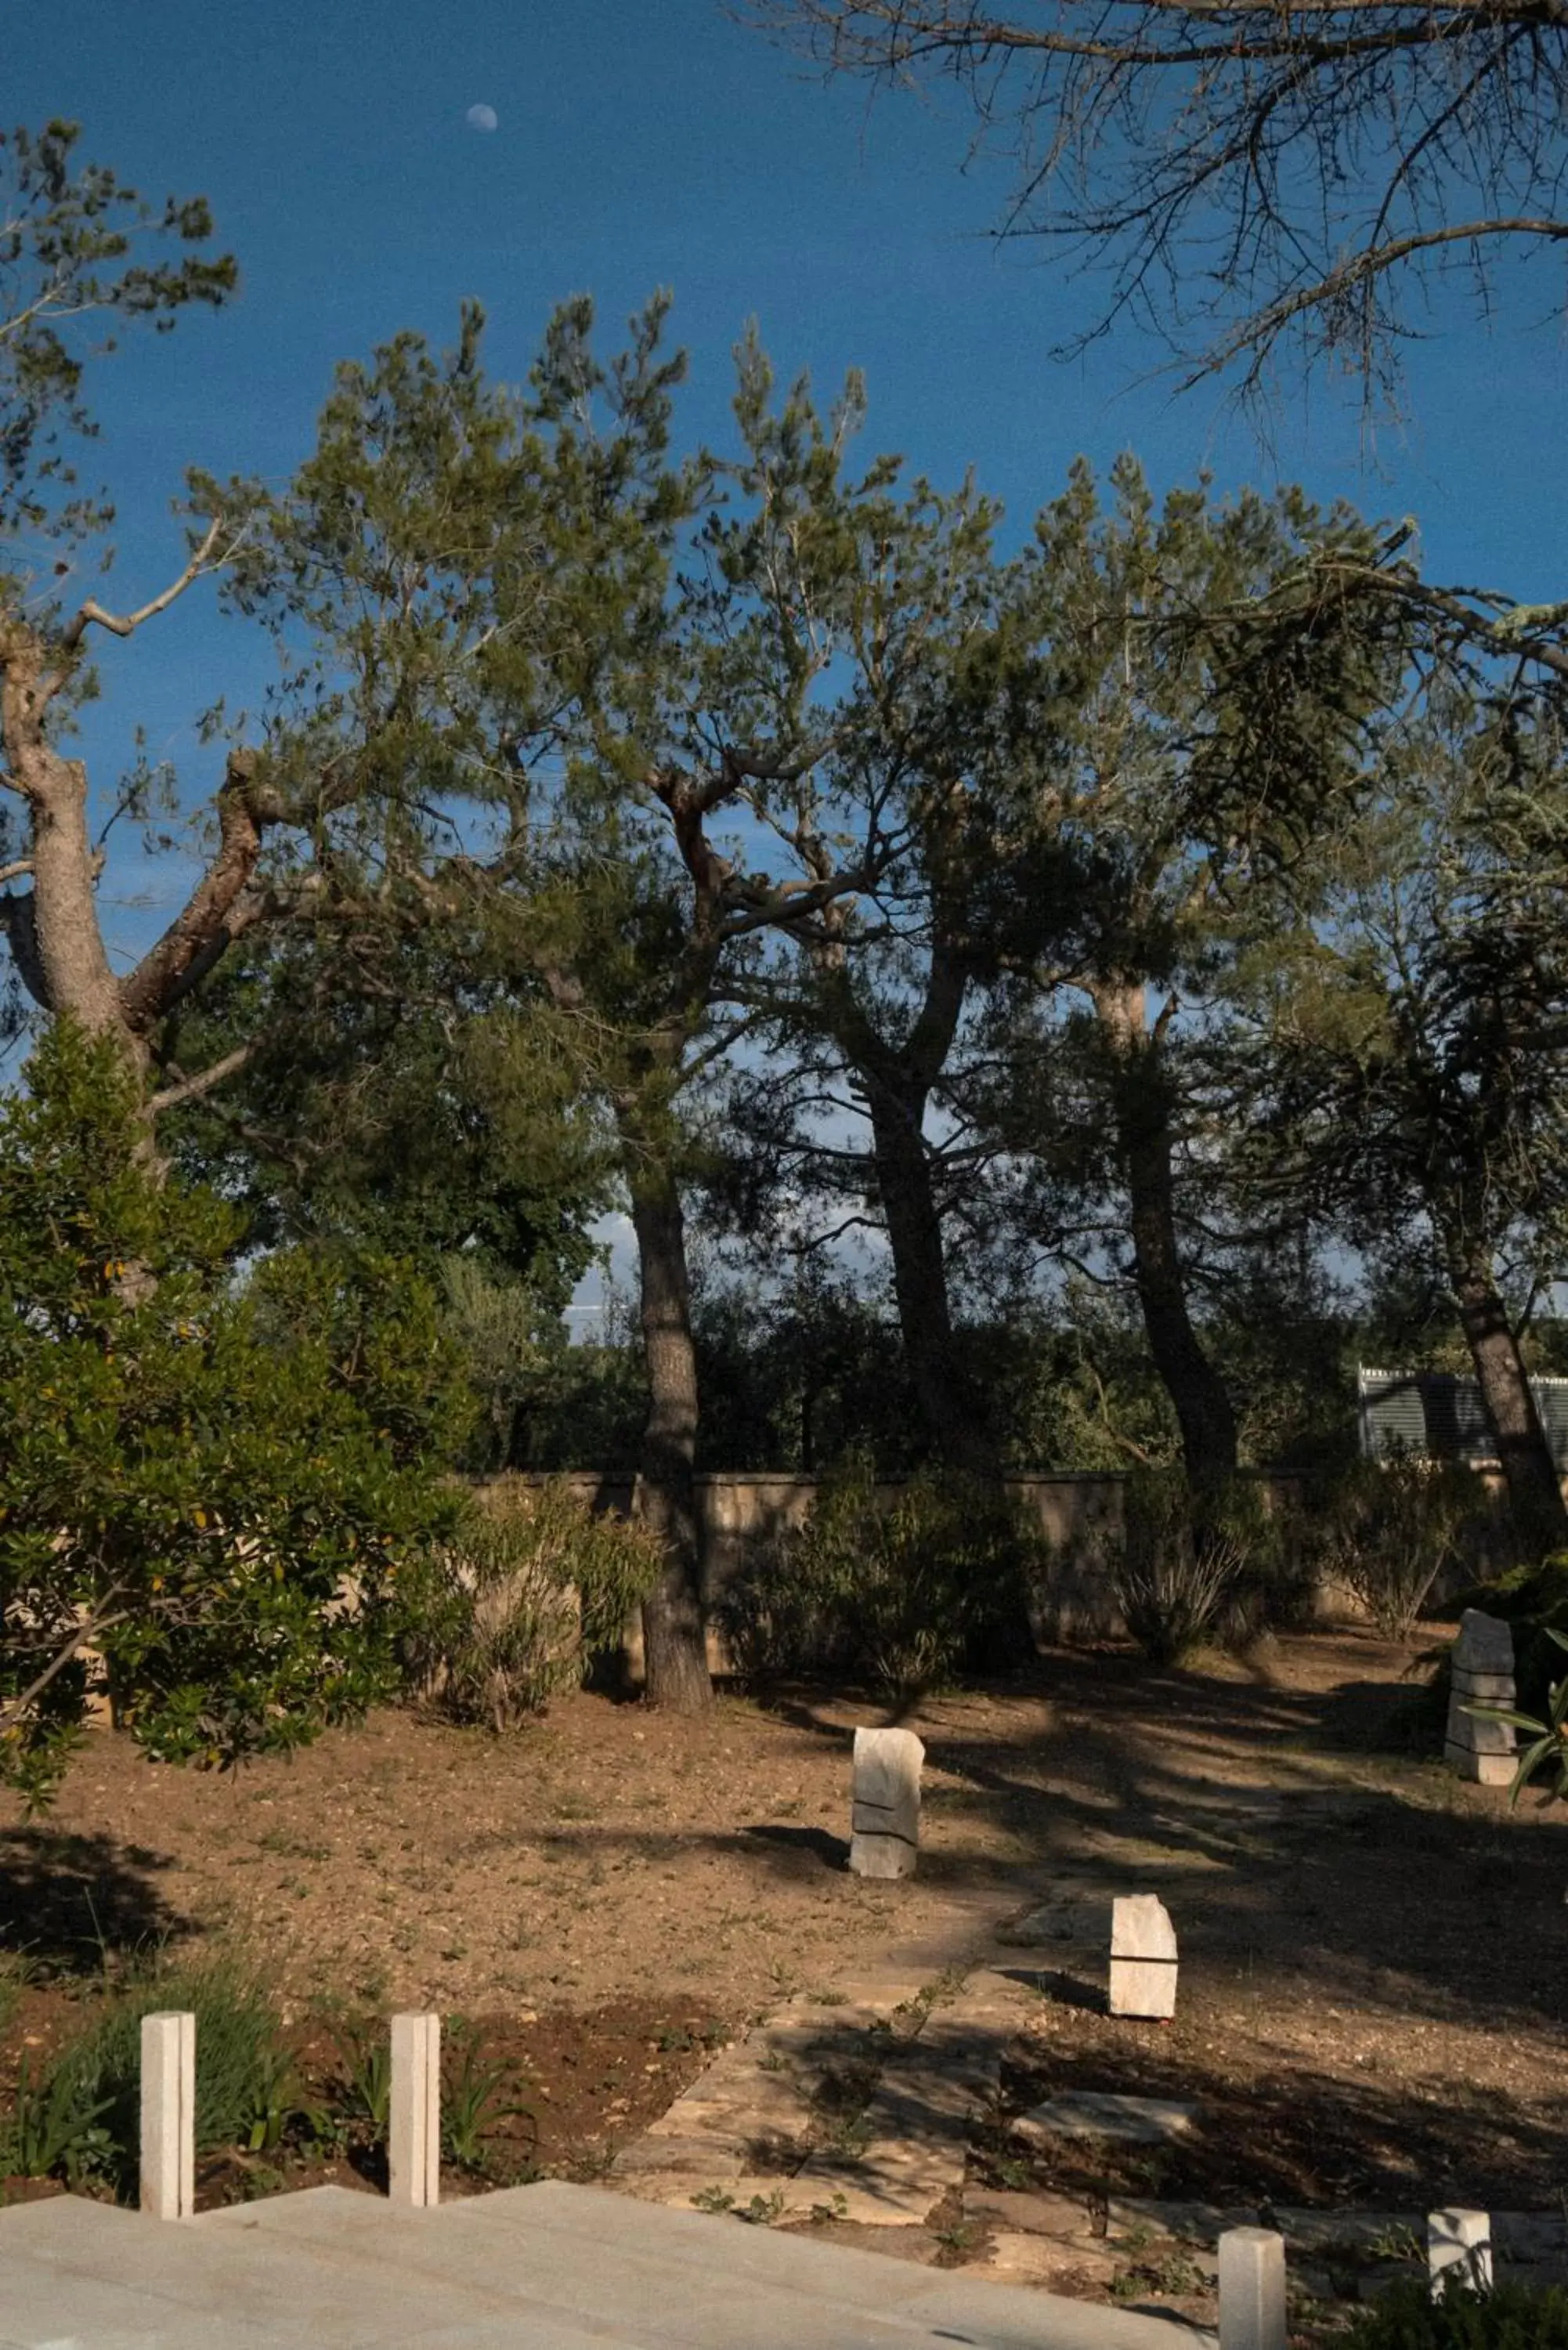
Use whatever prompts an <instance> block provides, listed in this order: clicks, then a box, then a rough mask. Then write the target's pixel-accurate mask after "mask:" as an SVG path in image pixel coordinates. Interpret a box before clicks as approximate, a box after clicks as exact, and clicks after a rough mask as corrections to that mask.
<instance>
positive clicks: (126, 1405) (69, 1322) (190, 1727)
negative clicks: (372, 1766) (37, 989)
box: [0, 1022, 462, 1803]
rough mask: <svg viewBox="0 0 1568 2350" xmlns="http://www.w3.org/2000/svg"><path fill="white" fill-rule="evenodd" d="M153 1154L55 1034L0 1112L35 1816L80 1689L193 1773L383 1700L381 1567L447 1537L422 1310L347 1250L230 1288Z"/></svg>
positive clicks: (8, 1610)
mask: <svg viewBox="0 0 1568 2350" xmlns="http://www.w3.org/2000/svg"><path fill="white" fill-rule="evenodd" d="M145 1144H146V1136H145V1131H144V1128H143V1127H142V1124H141V1119H140V1107H139V1104H138V1100H137V1096H136V1088H135V1086H134V1083H133V1081H132V1079H131V1077H130V1075H129V1073H128V1072H127V1071H126V1069H125V1068H124V1066H122V1064H121V1062H120V1060H119V1056H118V1055H117V1054H116V1053H115V1052H114V1050H113V1049H112V1047H110V1046H109V1045H107V1044H105V1043H103V1042H101V1041H99V1040H94V1039H91V1038H88V1037H87V1036H84V1035H82V1034H81V1033H80V1032H79V1031H78V1030H75V1029H73V1028H72V1027H71V1026H70V1025H69V1024H67V1023H64V1022H57V1023H55V1024H54V1025H53V1027H52V1028H51V1030H50V1031H49V1033H48V1035H47V1036H46V1037H45V1039H44V1041H43V1042H42V1043H41V1044H40V1045H39V1047H38V1049H37V1051H36V1053H35V1055H34V1056H33V1059H32V1061H31V1062H30V1063H29V1065H28V1069H27V1089H26V1092H25V1093H18V1094H13V1095H11V1096H9V1097H6V1098H5V1101H4V1103H3V1104H0V1421H3V1423H4V1425H5V1431H6V1441H5V1455H4V1459H3V1460H0V1781H9V1782H10V1783H12V1784H14V1785H16V1786H18V1787H19V1788H20V1789H21V1790H22V1792H23V1793H24V1794H25V1795H26V1797H27V1798H28V1799H29V1800H30V1801H32V1802H34V1803H38V1802H42V1801H44V1800H46V1799H47V1795H48V1794H49V1793H50V1791H51V1788H52V1786H53V1785H54V1783H55V1782H56V1781H57V1777H58V1774H59V1773H60V1771H61V1770H62V1769H63V1767H64V1764H65V1762H66V1759H67V1754H68V1752H69V1749H70V1746H71V1743H72V1742H73V1740H74V1739H75V1737H76V1736H77V1735H78V1731H79V1729H80V1725H81V1722H82V1720H83V1717H84V1715H85V1712H86V1709H87V1706H88V1701H89V1699H90V1697H91V1696H92V1694H93V1693H94V1692H95V1691H97V1692H99V1693H107V1695H108V1696H109V1699H110V1700H111V1702H112V1704H113V1707H114V1710H115V1714H116V1718H117V1719H118V1720H119V1721H120V1722H121V1723H122V1724H124V1725H126V1726H128V1727H129V1728H130V1730H131V1731H132V1732H133V1734H134V1735H135V1736H136V1737H137V1738H138V1739H139V1740H140V1742H141V1743H142V1744H143V1745H144V1746H145V1747H147V1748H148V1749H149V1751H150V1752H153V1753H155V1754H158V1755H159V1756H161V1757H162V1758H164V1759H168V1760H178V1761H196V1762H200V1763H231V1762H234V1761H235V1760H237V1759H238V1758H239V1757H241V1756H243V1755H244V1754H246V1753H249V1752H255V1751H258V1750H261V1749H277V1748H285V1747H288V1746H291V1745H294V1744H296V1743H298V1742H300V1741H301V1740H302V1739H305V1738H307V1737H309V1736H311V1735H312V1734H313V1733H314V1731H316V1730H317V1729H318V1728H319V1727H320V1726H321V1725H322V1724H323V1723H324V1722H327V1721H337V1720H341V1719H343V1718H345V1717H346V1716H348V1715H351V1714H353V1713H354V1712H355V1711H358V1710H359V1709H361V1708H362V1707H363V1706H364V1705H366V1704H367V1703H369V1701H370V1700H373V1699H375V1698H378V1697H379V1696H381V1695H382V1694H384V1693H387V1692H388V1691H389V1690H390V1689H391V1688H392V1687H393V1686H395V1679H396V1675H395V1658H394V1653H393V1648H392V1630H393V1612H392V1609H393V1602H394V1600H395V1596H396V1591H397V1585H398V1578H399V1575H400V1572H401V1571H402V1570H403V1569H404V1568H405V1566H406V1565H408V1564H409V1563H410V1562H411V1561H412V1560H414V1559H416V1558H417V1557H418V1556H419V1555H421V1552H422V1551H423V1550H425V1549H426V1548H428V1547H429V1546H430V1544H431V1543H433V1542H435V1541H438V1540H439V1539H440V1538H441V1535H442V1534H443V1533H444V1532H445V1531H446V1530H447V1529H448V1528H450V1526H451V1524H452V1522H453V1520H454V1518H455V1516H456V1514H457V1504H456V1502H455V1499H454V1498H453V1497H452V1495H451V1494H450V1492H448V1491H447V1490H446V1488H445V1487H444V1485H443V1483H442V1482H441V1479H440V1478H438V1477H436V1476H434V1475H432V1474H431V1471H430V1470H429V1469H428V1468H427V1466H426V1463H427V1461H431V1460H432V1459H440V1458H441V1457H442V1455H443V1452H444V1450H445V1447H446V1446H447V1444H448V1442H449V1441H450V1438H451V1432H452V1420H453V1416H454V1414H456V1413H458V1412H460V1411H461V1409H462V1394H461V1388H462V1380H461V1376H460V1375H458V1374H457V1373H455V1372H454V1368H453V1362H452V1357H451V1354H450V1350H449V1349H447V1348H446V1347H445V1344H444V1341H443V1339H442V1336H441V1317H440V1312H439V1307H438V1304H437V1301H436V1299H435V1297H434V1295H433V1293H431V1291H430V1290H429V1288H428V1286H426V1285H425V1284H422V1283H421V1282H420V1281H419V1279H418V1278H417V1277H416V1276H415V1275H414V1274H412V1272H411V1271H410V1269H409V1268H407V1267H406V1266H403V1265H400V1264H399V1263H396V1262H394V1261H392V1260H389V1259H377V1258H367V1257H365V1256H362V1255H361V1256H355V1255H352V1254H350V1253H346V1252H307V1251H304V1250H299V1251H290V1252H285V1253H282V1254H281V1255H280V1256H279V1257H277V1258H275V1259H273V1260H271V1261H269V1262H268V1263H266V1264H265V1266H263V1267H262V1268H261V1269H260V1270H259V1271H258V1272H257V1273H256V1274H255V1275H254V1278H253V1279H252V1280H251V1281H250V1282H249V1284H244V1285H242V1284H238V1283H237V1282H236V1280H235V1277H234V1273H233V1269H232V1268H233V1263H234V1259H235V1256H236V1254H237V1253H238V1252H239V1250H240V1249H241V1247H242V1245H243V1234H242V1232H241V1229H240V1227H239V1225H238V1223H237V1222H236V1220H235V1218H234V1215H233V1213H232V1212H231V1211H230V1210H229V1208H228V1207H227V1206H226V1205H225V1204H224V1203H223V1201H220V1200H219V1199H218V1198H217V1197H216V1196H215V1195H214V1194H213V1193H212V1192H210V1191H202V1190H201V1189H199V1188H195V1187H188V1186H185V1185H182V1184H181V1183H180V1182H179V1181H178V1180H175V1179H174V1178H173V1177H170V1178H169V1179H168V1180H165V1181H160V1180H158V1178H157V1174H156V1171H155V1170H153V1169H152V1168H151V1166H150V1165H149V1163H148V1159H147V1156H146V1150H145Z"/></svg>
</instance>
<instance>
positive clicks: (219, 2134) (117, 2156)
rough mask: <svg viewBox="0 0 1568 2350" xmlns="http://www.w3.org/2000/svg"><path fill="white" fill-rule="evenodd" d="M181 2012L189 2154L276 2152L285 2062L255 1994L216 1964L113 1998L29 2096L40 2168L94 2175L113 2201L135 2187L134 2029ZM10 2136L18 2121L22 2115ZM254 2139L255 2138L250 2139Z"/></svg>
mask: <svg viewBox="0 0 1568 2350" xmlns="http://www.w3.org/2000/svg"><path fill="white" fill-rule="evenodd" d="M163 2009H188V2010H189V2011H190V2012H192V2014H193V2015H194V2016H195V2019H196V2147H197V2150H198V2152H201V2153H204V2152H208V2151H210V2150H211V2149H213V2147H248V2146H250V2145H251V2144H252V2143H253V2141H254V2142H255V2143H257V2144H275V2142H276V2137H277V2136H278V2135H279V2134H280V2133H279V2131H278V2130H277V2128H276V2127H275V2126H273V2124H272V2121H271V2118H270V2117H271V2116H275V2115H276V2114H277V2112H278V2110H279V2105H280V2088H281V2085H282V2084H283V2081H284V2079H285V2076H286V2052H285V2051H284V2050H283V2049H282V2047H281V2044H280V2041H279V2035H278V2019H277V2015H276V2013H275V2010H274V2008H273V2005H272V2002H271V2001H270V1999H269V1998H268V1996H267V1994H266V1992H265V1991H264V1990H263V1988H262V1986H261V1984H260V1983H259V1982H258V1981H256V1980H255V1979H254V1977H253V1976H250V1975H247V1974H245V1973H244V1972H243V1971H240V1970H236V1969H234V1967H232V1966H228V1965H225V1964H223V1962H222V1961H221V1960H210V1961H208V1962H207V1963H205V1964H203V1965H201V1966H194V1967H183V1968H178V1969H174V1970H170V1971H167V1972H162V1971H159V1972H151V1971H149V1972H148V1973H147V1974H146V1975H145V1976H143V1977H142V1979H141V1980H140V1981H137V1982H135V1983H133V1984H132V1985H131V1986H130V1988H129V1989H127V1990H126V1991H121V1992H119V1993H118V1994H116V1995H115V1996H114V1997H113V1998H111V1999H110V2001H109V2002H108V2004H107V2005H106V2006H105V2008H104V2009H103V2012H101V2013H100V2014H99V2016H98V2017H97V2018H96V2019H95V2020H94V2022H92V2023H90V2024H89V2025H88V2028H87V2030H86V2031H85V2032H84V2033H82V2034H81V2035H80V2037H79V2038H78V2039H76V2040H73V2041H71V2042H70V2043H68V2044H67V2046H66V2047H65V2048H64V2049H63V2050H62V2051H61V2053H60V2054H59V2055H58V2056H57V2059H56V2060H55V2063H54V2065H53V2066H52V2068H51V2070H50V2072H49V2074H48V2075H47V2079H46V2080H45V2081H44V2082H43V2083H42V2084H41V2085H40V2087H39V2088H38V2090H37V2091H36V2092H35V2093H33V2096H34V2100H35V2107H36V2109H41V2110H42V2111H43V2112H45V2113H47V2116H48V2117H49V2127H50V2129H51V2130H52V2133H53V2137H54V2139H55V2141H56V2143H55V2146H54V2147H53V2149H52V2151H50V2152H49V2153H48V2154H47V2157H46V2156H44V2155H42V2154H40V2155H39V2156H38V2160H39V2162H40V2163H41V2168H42V2169H43V2170H45V2171H50V2172H52V2171H56V2170H63V2171H64V2173H65V2174H66V2175H67V2177H75V2176H80V2175H81V2174H82V2173H83V2172H97V2173H99V2174H100V2175H102V2176H104V2177H106V2178H110V2179H112V2180H113V2182H114V2184H115V2186H116V2188H117V2189H119V2191H120V2192H121V2193H129V2192H130V2191H131V2190H132V2189H133V2188H134V2186H135V2180H136V2166H137V2162H138V2159H139V2152H140V2110H141V2108H140V2083H141V2019H142V2017H143V2016H144V2015H151V2014H153V2013H155V2012H158V2011H160V2010H163ZM18 2108H19V2110H18V2115H17V2116H16V2118H15V2119H14V2121H13V2124H12V2127H13V2129H14V2130H15V2129H16V2128H17V2126H19V2124H20V2123H21V2121H22V2120H24V2119H25V2118H26V2116H24V2115H23V2113H22V2112H21V2101H20V2100H18ZM258 2132H259V2136H258Z"/></svg>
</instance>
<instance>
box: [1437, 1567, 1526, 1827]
mask: <svg viewBox="0 0 1568 2350" xmlns="http://www.w3.org/2000/svg"><path fill="white" fill-rule="evenodd" d="M1449 1672H1450V1680H1449V1726H1448V1733H1447V1736H1446V1737H1445V1739H1444V1742H1443V1754H1444V1757H1445V1759H1446V1760H1447V1761H1448V1762H1449V1763H1451V1764H1452V1765H1453V1767H1454V1769H1455V1770H1456V1771H1458V1772H1459V1775H1460V1777H1461V1778H1464V1779H1474V1780H1477V1781H1479V1783H1480V1785H1481V1786H1483V1787H1506V1786H1508V1785H1509V1784H1510V1783H1511V1781H1512V1778H1513V1774H1514V1771H1515V1768H1516V1767H1517V1763H1518V1757H1517V1754H1516V1752H1515V1751H1514V1750H1515V1746H1516V1744H1517V1741H1516V1739H1515V1735H1514V1729H1513V1724H1512V1723H1511V1721H1477V1720H1476V1718H1475V1716H1474V1714H1472V1713H1467V1712H1466V1711H1465V1708H1466V1707H1467V1706H1470V1705H1504V1706H1511V1705H1514V1704H1516V1703H1517V1701H1518V1700H1517V1699H1516V1697H1515V1695H1514V1680H1513V1627H1512V1626H1511V1625H1510V1624H1505V1623H1504V1622H1503V1620H1502V1618H1501V1617H1500V1616H1483V1615H1482V1613H1481V1611H1480V1608H1479V1607H1467V1608H1466V1609H1465V1612H1464V1614H1463V1615H1462V1616H1461V1617H1460V1618H1459V1637H1458V1638H1457V1639H1456V1640H1455V1642H1454V1646H1453V1653H1452V1655H1451V1657H1450V1659H1449Z"/></svg>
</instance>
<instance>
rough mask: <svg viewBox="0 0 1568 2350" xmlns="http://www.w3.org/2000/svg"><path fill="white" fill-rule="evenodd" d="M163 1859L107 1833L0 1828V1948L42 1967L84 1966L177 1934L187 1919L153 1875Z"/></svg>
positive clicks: (80, 1969) (165, 1863)
mask: <svg viewBox="0 0 1568 2350" xmlns="http://www.w3.org/2000/svg"><path fill="white" fill-rule="evenodd" d="M171 1865H172V1864H171V1861H170V1860H169V1858H168V1857H167V1856H166V1855H164V1854H162V1853H156V1852H149V1851H148V1850H147V1849H146V1848H145V1846H140V1845H121V1844H119V1843H117V1842H116V1841H115V1840H114V1839H113V1838H112V1837H110V1836H104V1835H62V1834H60V1833H57V1831H55V1830H52V1829H49V1828H47V1827H17V1828H6V1829H0V1950H5V1951H11V1952H15V1953H17V1954H19V1955H21V1956H23V1957H25V1958H26V1960H28V1962H29V1964H30V1965H32V1966H33V1967H36V1968H37V1969H39V1970H41V1971H42V1972H44V1973H46V1974H91V1973H95V1972H97V1971H98V1970H99V1969H100V1968H101V1967H102V1966H103V1964H104V1963H105V1961H106V1960H113V1959H122V1958H127V1957H130V1956H132V1955H133V1954H135V1953H138V1952H140V1951H144V1950H150V1949H152V1948H155V1947H157V1946H159V1945H161V1944H163V1943H167V1942H171V1941H177V1940H180V1939H183V1938H184V1937H185V1936H186V1935H188V1934H189V1933H190V1932H191V1931H192V1926H191V1923H190V1921H189V1919H187V1918H183V1917H182V1916H181V1915H180V1913H179V1912H178V1911H177V1910H176V1909H175V1908H172V1906H171V1904H170V1902H169V1901H168V1900H167V1899H166V1898H165V1897H164V1894H163V1893H162V1891H161V1888H160V1887H159V1884H158V1881H157V1880H158V1876H159V1873H160V1872H161V1871H162V1870H164V1869H167V1868H169V1867H170V1866H171Z"/></svg>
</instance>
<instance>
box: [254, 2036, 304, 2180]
mask: <svg viewBox="0 0 1568 2350" xmlns="http://www.w3.org/2000/svg"><path fill="white" fill-rule="evenodd" d="M296 2121H303V2122H304V2123H305V2124H306V2126H307V2127H308V2128H309V2132H310V2135H311V2136H312V2137H319V2136H321V2135H322V2132H321V2129H320V2127H319V2126H318V2124H317V2116H315V2115H314V2113H313V2112H312V2110H311V2109H310V2108H309V2107H307V2106H306V2104H305V2100H304V2092H303V2090H302V2088H301V2085H300V2080H299V2073H298V2069H297V2066H296V2061H295V2056H294V2052H293V2050H292V2049H289V2048H286V2047H285V2046H284V2045H283V2043H282V2042H281V2041H275V2042H274V2043H272V2045H271V2046H270V2047H265V2048H263V2049H261V2050H260V2051H258V2054H257V2061H256V2064H255V2069H254V2077H253V2079H252V2083H251V2108H250V2126H249V2128H248V2129H247V2130H246V2131H245V2133H244V2147H245V2151H246V2152H247V2153H248V2154H272V2153H275V2151H276V2149H277V2148H278V2147H280V2146H281V2145H282V2143H283V2141H284V2138H285V2137H286V2135H287V2132H288V2129H289V2126H290V2124H291V2123H293V2122H296Z"/></svg>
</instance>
